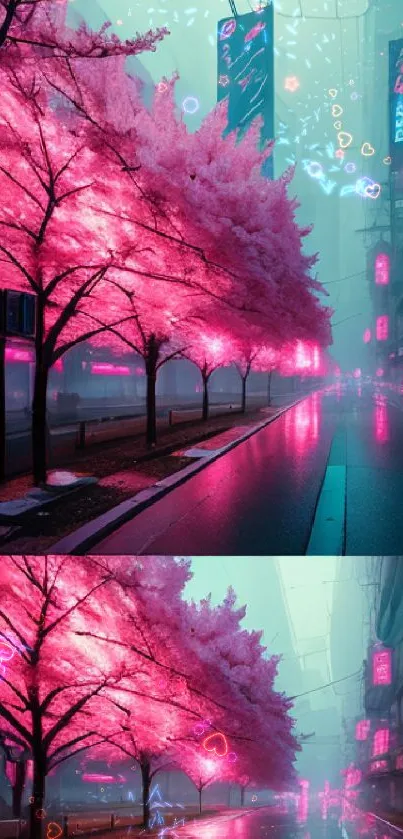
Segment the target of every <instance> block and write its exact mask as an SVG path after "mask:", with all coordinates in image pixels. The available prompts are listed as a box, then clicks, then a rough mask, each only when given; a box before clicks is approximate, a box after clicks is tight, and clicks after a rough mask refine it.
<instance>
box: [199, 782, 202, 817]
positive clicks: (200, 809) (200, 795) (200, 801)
mask: <svg viewBox="0 0 403 839" xmlns="http://www.w3.org/2000/svg"><path fill="white" fill-rule="evenodd" d="M201 812H202V789H201V788H200V789H199V813H200V815H201Z"/></svg>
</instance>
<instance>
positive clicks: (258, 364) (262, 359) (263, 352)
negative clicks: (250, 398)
mask: <svg viewBox="0 0 403 839" xmlns="http://www.w3.org/2000/svg"><path fill="white" fill-rule="evenodd" d="M280 357H281V347H280V348H276V349H275V348H274V347H271V346H267V345H265V344H263V345H262V346H261V347H259V350H258V352H257V354H256V356H255V358H254V369H255V370H257V371H259V372H262V373H267V404H268V405H270V404H271V383H272V376H273V373H274V371H275V370H276V369H278V365H279V362H280Z"/></svg>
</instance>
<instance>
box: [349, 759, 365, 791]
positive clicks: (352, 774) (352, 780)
mask: <svg viewBox="0 0 403 839" xmlns="http://www.w3.org/2000/svg"><path fill="white" fill-rule="evenodd" d="M361 777H362V773H361V770H360V769H357V768H356V767H355V766H354V764H351V765H350V766H349V767H348V769H347V772H346V787H348V788H349V787H356V786H357V784H359V783H360V781H361Z"/></svg>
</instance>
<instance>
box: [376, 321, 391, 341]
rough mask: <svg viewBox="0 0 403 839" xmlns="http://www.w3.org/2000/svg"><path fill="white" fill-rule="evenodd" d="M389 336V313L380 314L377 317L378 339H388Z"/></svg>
mask: <svg viewBox="0 0 403 839" xmlns="http://www.w3.org/2000/svg"><path fill="white" fill-rule="evenodd" d="M388 338H389V318H388V316H387V315H380V317H379V318H377V319H376V340H377V341H387V340H388Z"/></svg>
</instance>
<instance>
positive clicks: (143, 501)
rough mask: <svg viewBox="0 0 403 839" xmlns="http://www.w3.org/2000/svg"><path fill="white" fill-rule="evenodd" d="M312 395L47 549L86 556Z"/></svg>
mask: <svg viewBox="0 0 403 839" xmlns="http://www.w3.org/2000/svg"><path fill="white" fill-rule="evenodd" d="M311 395H312V394H311V393H309V394H304V396H302V397H300V398H299V399H296V400H295V402H292V403H291V404H290V405H287V406H286V407H283V408H280V409H279V410H278V411H277V413H276V414H273V416H271V417H269V419H266V420H263V422H260V423H259V424H258V425H254V426H252V428H251V429H250V431H247V432H246V433H245V434H243V435H242V436H241V437H238V438H237V439H236V440H233V441H232V442H231V443H228V444H227V445H226V446H223V447H222V448H221V449H215V450H214V451H213V453H212V454H211V456H207V457H201V458H199V459H198V460H197V461H195V463H190V464H189V466H185V468H184V469H181V470H180V471H179V472H175V473H174V474H173V475H170V476H169V477H168V478H164V479H163V480H162V481H158V483H156V484H154V485H153V486H151V487H149V488H148V489H144V490H141V491H140V492H138V493H137V494H136V495H134V496H133V497H132V498H128V499H127V501H122V503H121V504H118V505H117V506H116V507H113V508H112V509H111V510H108V512H107V513H103V514H102V515H101V516H98V517H97V518H96V519H93V520H92V521H90V522H87V524H84V525H83V526H82V527H79V528H78V530H75V531H73V533H69V534H68V536H64V537H63V538H62V539H60V541H59V542H56V543H55V544H54V545H52V546H51V547H50V548H49V549H48V551H47V553H49V554H70V555H74V554H75V555H76V556H83V555H84V554H86V553H88V552H89V550H90V549H91V548H92V547H93V546H94V545H96V544H97V543H98V542H100V541H101V540H102V539H104V538H105V537H106V536H109V534H110V533H113V531H114V530H116V529H117V527H120V525H122V524H125V523H126V522H127V521H130V519H133V518H135V516H136V515H138V514H139V513H141V512H142V511H143V510H146V509H147V507H151V505H152V504H154V503H155V502H156V501H160V500H161V498H163V497H164V496H165V495H167V494H168V493H169V492H171V490H173V489H175V488H176V487H177V486H180V485H181V484H184V483H185V482H186V481H188V480H189V478H192V477H193V475H195V474H197V472H201V471H202V469H205V468H206V467H207V466H209V465H210V464H211V463H214V461H216V460H218V458H220V457H222V455H224V454H227V452H230V451H231V450H232V449H235V448H236V446H239V445H240V443H243V442H245V441H246V440H249V438H250V437H253V436H254V434H257V433H258V432H259V431H261V430H262V429H263V428H266V427H267V426H268V425H270V424H271V423H272V422H274V421H275V420H277V419H278V418H279V417H281V416H282V415H283V414H285V413H286V412H287V411H289V410H290V409H291V408H294V407H295V406H296V405H299V404H300V402H303V401H304V400H305V399H308V398H309V397H310V396H311Z"/></svg>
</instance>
